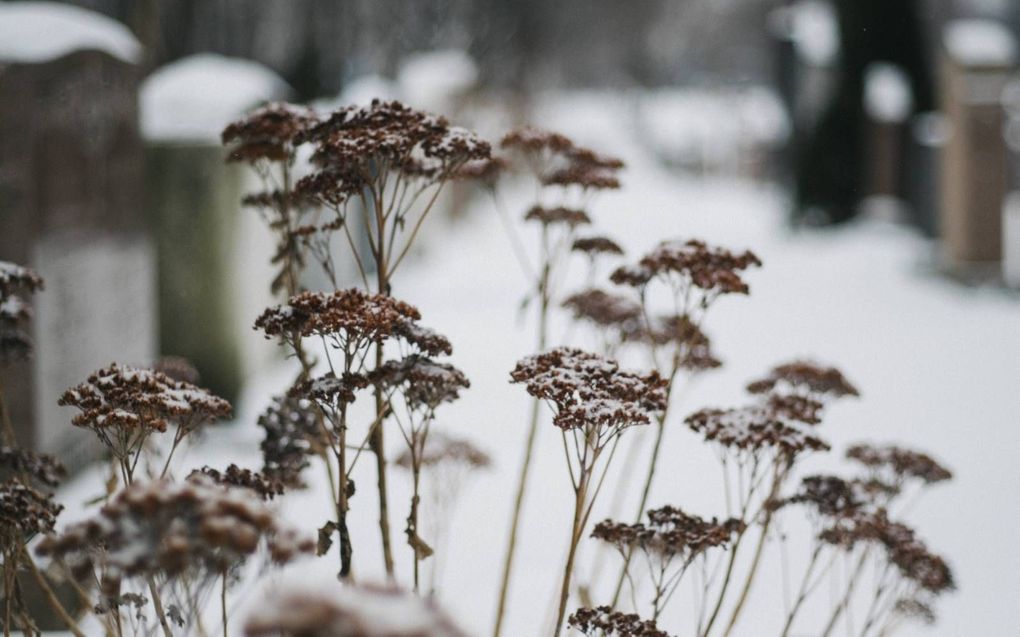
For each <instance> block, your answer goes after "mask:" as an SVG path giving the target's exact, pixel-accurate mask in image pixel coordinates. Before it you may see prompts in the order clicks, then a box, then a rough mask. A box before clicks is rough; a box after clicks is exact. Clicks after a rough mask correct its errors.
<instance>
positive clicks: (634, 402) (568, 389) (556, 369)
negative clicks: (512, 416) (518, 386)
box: [510, 347, 666, 430]
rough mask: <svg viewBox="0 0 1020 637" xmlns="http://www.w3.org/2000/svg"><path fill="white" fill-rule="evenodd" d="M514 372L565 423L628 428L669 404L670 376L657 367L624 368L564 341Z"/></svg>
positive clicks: (558, 421)
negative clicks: (640, 370)
mask: <svg viewBox="0 0 1020 637" xmlns="http://www.w3.org/2000/svg"><path fill="white" fill-rule="evenodd" d="M510 377H511V378H512V379H513V382H515V383H525V385H526V387H527V390H528V393H529V394H531V395H532V396H535V397H536V398H541V399H542V400H546V401H548V402H549V403H551V404H552V405H553V407H554V409H555V412H556V414H555V416H554V418H553V422H554V423H555V424H556V426H557V427H560V428H562V429H567V430H569V429H579V428H584V427H588V426H594V427H596V428H600V429H601V428H610V429H615V430H619V429H623V428H626V427H629V426H631V425H643V424H647V423H648V422H650V419H651V418H652V417H653V416H654V415H655V414H656V413H657V412H660V411H662V410H663V409H665V408H666V394H665V391H664V388H665V381H663V380H662V379H661V378H660V377H659V375H658V374H657V373H656V372H651V373H649V374H646V375H639V374H634V373H631V372H625V371H621V370H620V368H619V365H617V363H616V362H615V361H612V360H609V359H606V358H603V357H602V356H599V355H598V354H593V353H590V352H585V351H582V350H579V349H574V348H569V347H560V348H557V349H554V350H551V351H549V352H546V353H544V354H537V355H535V356H529V357H527V358H525V359H523V360H521V361H520V362H518V363H517V367H516V368H515V369H514V370H513V372H511V374H510Z"/></svg>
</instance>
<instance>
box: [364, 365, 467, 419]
mask: <svg viewBox="0 0 1020 637" xmlns="http://www.w3.org/2000/svg"><path fill="white" fill-rule="evenodd" d="M370 379H371V382H373V383H375V384H377V385H380V386H382V387H384V388H386V389H387V390H390V391H392V390H396V391H398V392H399V393H400V394H401V396H403V398H404V400H405V402H406V403H407V406H408V407H409V408H410V409H411V410H412V411H418V410H426V411H434V410H435V409H436V407H438V406H439V405H440V404H442V403H448V402H453V401H455V400H457V399H458V398H459V397H460V392H461V390H463V389H467V388H468V387H470V386H471V383H470V382H469V381H468V379H467V377H466V376H465V375H464V373H463V372H462V371H460V370H459V369H457V368H456V367H454V366H453V365H450V364H449V363H443V362H438V361H434V360H432V359H430V358H428V357H425V356H421V355H419V354H411V355H409V356H406V357H404V358H402V359H400V360H393V361H387V362H386V363H384V364H383V365H382V367H379V368H378V369H375V370H373V371H372V373H371V374H370Z"/></svg>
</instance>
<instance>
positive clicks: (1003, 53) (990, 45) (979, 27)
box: [944, 20, 1017, 66]
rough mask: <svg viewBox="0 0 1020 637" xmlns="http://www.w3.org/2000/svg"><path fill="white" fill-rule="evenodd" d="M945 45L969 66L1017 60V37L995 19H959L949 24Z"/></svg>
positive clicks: (995, 64)
mask: <svg viewBox="0 0 1020 637" xmlns="http://www.w3.org/2000/svg"><path fill="white" fill-rule="evenodd" d="M944 39H945V47H946V51H948V52H949V55H950V56H951V57H952V58H953V59H954V60H956V61H957V62H959V63H960V64H963V65H965V66H1011V65H1013V64H1015V63H1016V61H1017V43H1016V38H1014V37H1013V34H1012V33H1010V31H1009V29H1008V28H1006V26H1004V25H1003V24H1001V23H999V22H994V21H991V20H956V21H954V22H950V23H949V24H948V25H946V28H945V33H944Z"/></svg>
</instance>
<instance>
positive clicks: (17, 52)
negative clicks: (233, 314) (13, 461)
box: [0, 2, 155, 469]
mask: <svg viewBox="0 0 1020 637" xmlns="http://www.w3.org/2000/svg"><path fill="white" fill-rule="evenodd" d="M65 14H66V15H65ZM0 21H4V22H5V26H6V27H8V29H10V31H9V32H8V36H5V38H4V41H3V42H2V43H0V229H2V231H0V259H2V260H6V261H13V262H16V263H22V264H27V265H29V266H30V267H32V268H33V269H34V270H36V271H37V272H39V273H40V274H41V275H42V276H43V277H44V278H45V280H46V289H45V290H44V291H42V292H40V293H39V294H37V295H36V296H35V297H34V305H35V318H34V321H33V332H34V334H33V337H34V340H35V344H36V349H35V357H34V359H33V360H32V361H30V362H28V363H24V364H22V365H20V366H13V367H7V368H3V369H0V374H3V383H4V387H5V389H6V391H7V397H8V400H9V401H10V404H11V410H12V414H11V415H12V419H13V421H14V424H15V427H16V431H17V433H18V437H19V441H20V442H21V443H22V444H23V445H26V446H29V447H32V448H34V449H37V450H41V451H45V452H49V453H54V454H56V455H57V456H59V457H61V459H62V460H64V461H65V463H67V464H68V465H69V466H70V467H71V468H72V469H73V468H75V467H78V466H81V465H82V464H83V463H84V462H86V461H88V460H89V459H91V458H92V457H94V455H95V452H96V451H97V447H98V445H97V444H93V441H92V436H91V434H89V433H88V432H85V431H83V430H79V429H76V428H74V427H73V426H72V425H71V424H70V421H71V416H72V413H73V412H72V410H70V409H68V408H63V407H58V406H57V404H56V402H57V399H58V398H59V397H60V395H61V393H63V391H64V390H65V389H67V388H68V387H70V386H72V385H73V384H75V383H78V382H80V381H82V380H83V379H84V378H85V377H86V376H87V375H88V374H89V373H91V372H92V371H94V370H95V369H97V368H99V367H101V366H103V365H107V364H109V363H110V362H111V361H114V360H118V361H123V362H126V363H131V364H140V365H145V364H149V363H150V362H151V361H152V359H153V356H154V354H155V351H154V344H155V315H154V311H153V296H154V294H153V293H154V288H153V277H154V269H153V261H152V256H151V249H150V246H149V243H148V239H147V237H146V234H145V232H144V230H143V227H144V224H143V219H142V216H141V212H142V203H143V202H142V199H143V196H142V186H143V184H142V181H143V179H142V145H141V139H140V136H139V132H138V106H137V96H138V83H139V72H138V67H137V64H136V62H137V60H138V58H139V56H140V53H141V47H140V46H139V44H138V43H137V41H135V39H134V38H133V36H132V35H131V34H130V32H129V31H128V30H127V29H126V28H125V27H124V26H123V25H121V24H119V23H116V22H114V21H112V20H109V19H107V18H105V17H103V16H100V15H98V14H93V13H91V12H88V11H84V10H82V9H77V8H74V7H69V6H68V7H64V6H63V5H60V6H58V5H53V4H50V3H46V4H39V5H36V4H35V3H28V2H25V3H9V4H7V3H5V4H0ZM19 24H23V25H24V27H23V28H19V27H18V25H19ZM56 32H59V33H61V36H62V37H61V38H52V37H51V35H52V33H56ZM11 33H14V34H17V35H18V37H17V38H11V37H9V36H10V34H11Z"/></svg>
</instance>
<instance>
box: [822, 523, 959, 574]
mask: <svg viewBox="0 0 1020 637" xmlns="http://www.w3.org/2000/svg"><path fill="white" fill-rule="evenodd" d="M819 539H821V540H822V541H823V542H826V543H829V544H833V545H835V546H839V547H841V548H844V549H851V548H853V547H854V546H856V545H857V544H859V543H864V542H871V543H875V544H878V545H880V546H882V547H883V548H884V549H885V555H886V559H887V560H888V561H889V563H890V564H892V565H894V566H895V567H896V568H897V569H898V571H899V573H900V575H901V576H902V577H904V578H905V579H906V580H908V581H910V582H912V583H913V584H915V585H916V586H918V587H919V588H921V589H922V590H924V591H927V592H929V593H933V594H939V593H943V592H946V591H950V590H952V589H954V588H955V587H956V584H955V582H954V581H953V574H952V571H951V570H950V568H949V566H948V565H947V564H946V562H945V560H943V559H942V557H941V556H939V555H936V554H934V553H932V552H931V551H929V550H928V548H927V547H926V546H925V544H924V542H922V541H921V540H920V539H919V538H918V537H917V534H916V533H915V532H914V530H913V529H912V528H910V527H909V526H907V525H905V524H902V523H899V522H893V521H891V520H890V519H889V517H888V515H887V514H886V512H885V510H884V509H878V510H876V511H868V510H858V511H856V512H854V513H853V514H852V515H844V516H840V517H836V518H833V520H832V522H831V524H830V526H828V527H827V528H825V529H824V530H823V531H822V532H821V533H820V534H819Z"/></svg>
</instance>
